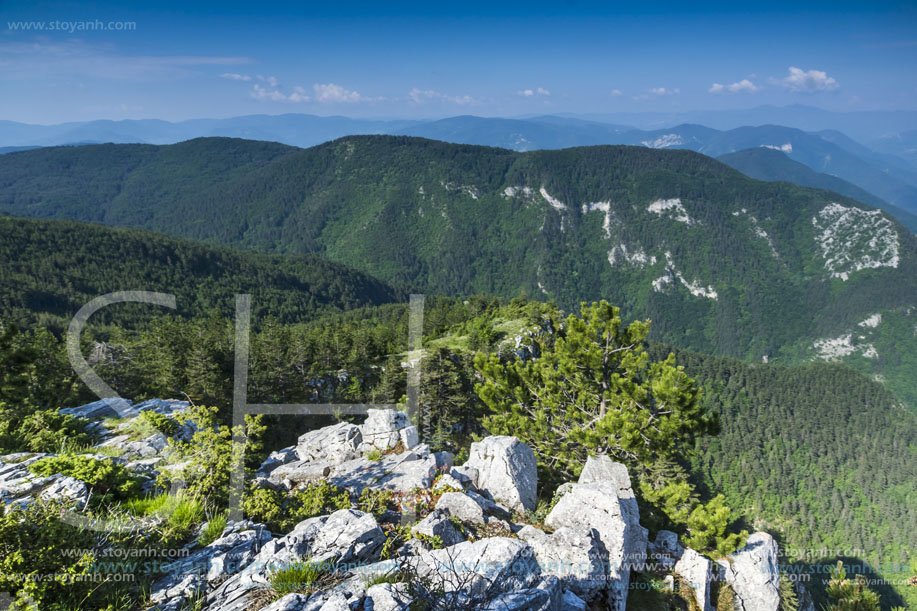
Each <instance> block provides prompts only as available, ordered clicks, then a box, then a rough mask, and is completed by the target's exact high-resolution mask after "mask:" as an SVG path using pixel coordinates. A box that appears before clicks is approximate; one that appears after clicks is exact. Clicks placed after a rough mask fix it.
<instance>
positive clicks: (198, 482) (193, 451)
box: [157, 405, 265, 505]
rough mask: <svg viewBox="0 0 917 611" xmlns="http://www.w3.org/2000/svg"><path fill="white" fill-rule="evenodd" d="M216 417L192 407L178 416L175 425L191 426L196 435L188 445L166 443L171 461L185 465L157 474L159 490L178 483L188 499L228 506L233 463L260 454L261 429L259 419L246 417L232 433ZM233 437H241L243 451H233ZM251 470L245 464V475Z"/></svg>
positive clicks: (210, 411) (212, 410) (215, 412)
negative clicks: (242, 438)
mask: <svg viewBox="0 0 917 611" xmlns="http://www.w3.org/2000/svg"><path fill="white" fill-rule="evenodd" d="M218 415H219V410H218V408H216V407H206V406H200V405H195V406H192V408H191V409H190V410H188V411H187V412H185V413H183V414H181V415H180V416H179V418H180V422H179V423H182V422H190V423H192V424H193V425H194V426H195V428H196V432H195V433H194V435H193V436H192V438H191V440H190V441H180V440H177V439H174V438H173V439H170V440H169V447H170V449H171V450H172V451H173V455H174V456H175V459H176V460H177V461H185V462H186V463H187V464H186V465H185V467H184V468H183V469H181V470H180V471H177V472H166V471H161V472H160V475H159V479H158V480H157V483H158V484H159V485H160V486H161V487H163V488H165V489H169V488H170V487H171V486H172V484H173V483H175V482H176V481H181V482H183V485H184V488H185V489H186V490H187V491H189V492H190V493H191V494H192V496H195V497H197V498H207V499H209V500H210V501H211V502H212V503H213V504H214V505H226V504H227V503H228V502H229V482H230V470H231V468H232V465H233V459H234V457H239V458H241V457H245V460H246V461H254V460H255V459H256V457H257V456H258V455H259V452H260V450H261V436H262V434H263V433H264V428H265V427H264V426H263V425H262V424H261V417H260V416H248V415H246V416H245V426H244V427H241V426H240V427H237V429H236V430H235V431H233V429H231V428H230V427H228V426H225V425H221V424H220V423H219V421H218ZM234 433H235V434H237V435H240V436H243V437H244V439H245V447H244V448H242V447H235V445H234V444H233V442H232V440H233V434H234ZM252 466H253V465H252V464H248V463H246V464H245V468H246V470H247V472H248V475H251V472H252ZM248 479H249V478H248V477H246V480H248Z"/></svg>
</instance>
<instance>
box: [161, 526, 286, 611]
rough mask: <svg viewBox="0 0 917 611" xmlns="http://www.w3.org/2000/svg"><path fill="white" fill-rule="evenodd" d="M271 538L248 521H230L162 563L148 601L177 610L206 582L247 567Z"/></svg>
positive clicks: (169, 610) (164, 609) (165, 610)
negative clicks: (214, 535)
mask: <svg viewBox="0 0 917 611" xmlns="http://www.w3.org/2000/svg"><path fill="white" fill-rule="evenodd" d="M270 540H271V533H270V532H268V531H267V529H265V528H264V527H263V526H261V525H257V524H252V523H251V522H240V523H230V524H228V525H227V526H226V528H225V529H224V530H223V533H222V535H221V536H220V538H219V539H217V540H216V541H214V542H213V543H211V544H210V545H208V546H206V547H204V548H201V549H200V550H197V551H196V552H194V553H193V554H191V555H190V556H188V557H186V558H182V559H181V560H178V561H176V562H173V563H171V564H168V565H166V566H164V567H163V569H164V570H165V571H167V572H168V574H167V575H166V576H164V577H161V578H160V579H158V580H157V581H156V582H155V583H154V584H153V586H152V592H151V594H150V603H151V604H152V606H153V609H155V610H156V611H178V610H180V609H183V608H185V607H186V604H187V603H188V602H189V601H190V600H191V599H192V598H193V597H195V596H196V595H197V594H198V593H201V592H206V590H207V589H208V588H209V584H210V583H215V582H218V581H220V580H222V579H225V578H226V577H229V576H231V575H234V574H236V573H238V572H239V571H241V570H242V569H244V568H245V567H247V566H248V565H249V564H250V563H251V562H252V560H254V558H255V556H256V555H257V554H258V552H259V551H260V550H261V546H262V545H264V544H265V543H267V542H268V541H270Z"/></svg>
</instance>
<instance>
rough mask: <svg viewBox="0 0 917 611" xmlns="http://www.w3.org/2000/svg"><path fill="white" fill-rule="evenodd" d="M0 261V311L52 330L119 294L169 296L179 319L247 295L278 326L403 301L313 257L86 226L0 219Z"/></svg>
mask: <svg viewBox="0 0 917 611" xmlns="http://www.w3.org/2000/svg"><path fill="white" fill-rule="evenodd" d="M0 260H2V261H3V265H2V266H0V316H2V317H3V318H4V319H5V320H6V321H7V322H12V323H16V324H19V325H21V326H22V325H30V324H32V323H35V322H38V323H41V324H43V325H46V326H48V327H50V328H52V329H56V330H60V329H63V328H65V326H66V324H67V323H68V322H69V319H70V318H72V317H73V315H74V314H75V313H76V311H77V310H79V308H80V307H81V306H83V305H84V304H85V303H87V302H88V301H89V300H91V299H93V298H95V297H98V296H99V295H102V294H105V293H110V292H114V291H124V290H142V291H162V292H166V293H172V294H174V295H175V296H176V301H177V310H176V313H178V314H180V315H183V316H202V315H206V314H208V313H210V312H220V313H223V314H229V313H231V312H233V311H234V308H235V294H236V293H250V294H252V296H253V300H252V304H253V308H254V314H255V316H256V317H257V316H258V315H259V314H260V313H261V312H270V313H271V314H272V315H273V316H275V317H277V318H279V319H280V320H283V321H285V322H294V321H296V320H306V319H309V318H312V317H314V316H315V315H316V314H319V313H324V312H331V311H340V310H349V309H353V308H356V307H361V306H366V305H378V304H382V303H388V302H393V301H403V300H404V298H405V297H404V295H405V293H403V292H401V291H398V290H396V289H393V288H391V287H390V286H387V285H386V284H384V283H382V282H379V281H378V280H376V279H375V278H372V277H370V276H367V275H366V274H364V273H361V272H358V271H355V270H353V269H349V268H347V267H346V266H344V265H340V264H337V263H332V262H330V261H327V260H326V259H322V258H320V257H316V256H311V255H304V256H298V257H289V256H288V257H280V256H275V255H267V254H258V253H251V252H245V251H234V250H229V249H227V248H220V247H214V246H205V245H201V244H194V243H191V242H186V241H182V240H176V239H173V238H167V237H165V236H160V235H156V234H152V233H149V232H142V231H135V230H125V229H110V228H108V227H103V226H97V225H89V224H85V223H72V222H61V221H37V220H27V219H11V218H4V217H0ZM155 309H156V308H155V306H145V305H128V304H120V305H116V306H111V307H108V308H105V309H103V310H101V311H99V312H98V314H97V315H96V318H94V321H97V322H112V323H118V324H121V325H127V326H133V325H135V324H137V323H138V322H139V321H142V320H148V319H149V318H150V316H151V314H152V313H153V312H152V311H153V310H155Z"/></svg>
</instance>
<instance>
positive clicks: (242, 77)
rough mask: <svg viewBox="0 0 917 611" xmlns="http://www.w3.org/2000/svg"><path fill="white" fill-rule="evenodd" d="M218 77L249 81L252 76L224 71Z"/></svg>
mask: <svg viewBox="0 0 917 611" xmlns="http://www.w3.org/2000/svg"><path fill="white" fill-rule="evenodd" d="M220 78H225V79H229V80H231V81H250V80H252V77H250V76H248V75H247V74H236V73H235V72H224V73H223V74H221V75H220Z"/></svg>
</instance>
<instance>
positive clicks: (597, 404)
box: [475, 301, 716, 478]
mask: <svg viewBox="0 0 917 611" xmlns="http://www.w3.org/2000/svg"><path fill="white" fill-rule="evenodd" d="M557 327H558V325H555V328H557ZM648 332H649V322H639V321H638V322H633V323H631V324H630V325H629V326H627V327H624V326H623V325H622V323H621V317H620V310H619V308H616V307H613V306H611V305H609V304H608V303H607V302H605V301H602V302H600V303H593V304H591V305H587V304H583V305H582V308H581V315H580V316H579V317H578V316H575V315H570V316H569V317H567V319H566V320H565V321H564V323H563V325H562V328H561V329H560V331H559V332H558V333H557V334H556V337H554V338H548V339H547V340H545V341H544V345H542V346H540V352H541V357H540V358H538V359H529V360H527V361H525V362H523V361H521V360H513V361H510V362H507V363H504V362H501V360H500V359H499V357H498V356H496V355H485V354H479V355H477V357H476V358H475V367H476V368H477V369H478V371H479V372H480V373H481V375H482V376H483V378H484V382H483V383H481V384H479V385H478V386H477V387H476V390H477V392H478V395H479V396H480V397H481V399H482V400H483V402H484V404H485V405H486V406H487V407H488V408H489V409H490V411H491V414H490V415H489V416H488V417H487V418H486V419H485V422H484V426H485V427H486V428H487V429H488V430H489V431H490V432H491V433H493V434H510V435H515V436H516V437H519V438H520V439H521V440H522V441H524V442H525V443H527V444H529V445H530V446H532V448H533V449H534V450H535V453H536V455H537V456H538V460H539V463H540V466H541V467H542V468H543V469H544V471H545V472H547V473H555V474H558V475H561V476H564V477H567V478H569V477H575V476H576V475H578V473H579V471H580V470H581V468H582V465H583V463H584V462H585V460H586V457H587V456H588V455H589V454H605V455H609V456H612V457H613V458H615V459H617V460H622V461H625V462H628V463H630V464H637V465H639V464H652V463H654V462H656V461H659V460H663V459H669V458H672V457H674V456H676V455H677V454H678V452H680V451H683V450H684V449H685V448H687V447H689V446H690V445H692V444H693V441H694V438H695V437H696V436H699V435H702V434H705V433H711V432H714V431H715V430H716V421H715V419H714V418H712V417H711V416H709V415H708V414H707V413H706V412H705V410H704V408H703V407H702V405H701V402H700V396H701V393H700V391H699V390H698V389H697V388H696V387H695V385H694V381H693V380H692V379H691V378H689V377H688V376H687V375H686V374H685V373H684V371H683V369H682V368H681V367H676V365H675V358H674V355H669V357H668V358H667V359H665V360H663V361H657V362H652V363H651V362H650V360H649V357H648V355H647V353H646V352H645V350H644V342H645V340H646V337H647V334H648Z"/></svg>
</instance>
